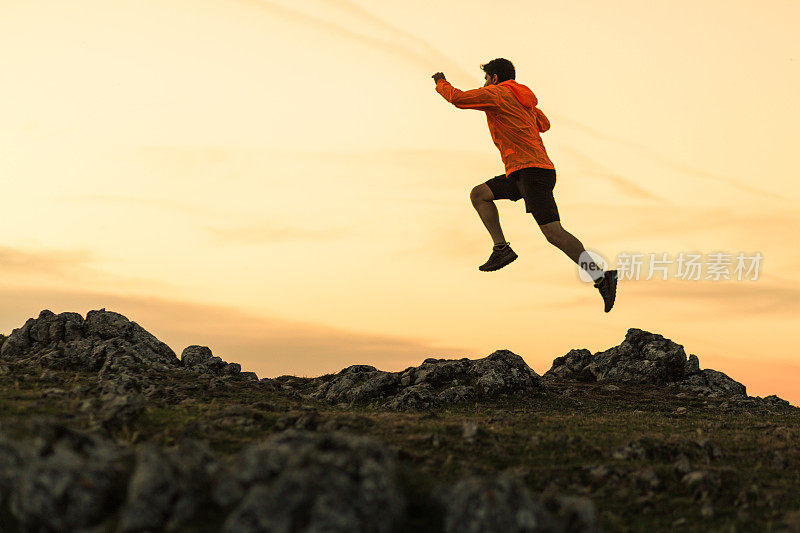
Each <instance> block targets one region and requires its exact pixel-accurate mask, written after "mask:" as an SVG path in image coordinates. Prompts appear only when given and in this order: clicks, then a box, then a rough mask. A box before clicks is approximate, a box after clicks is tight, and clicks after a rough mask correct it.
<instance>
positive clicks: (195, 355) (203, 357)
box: [181, 344, 258, 381]
mask: <svg viewBox="0 0 800 533" xmlns="http://www.w3.org/2000/svg"><path fill="white" fill-rule="evenodd" d="M181 363H183V366H184V367H185V368H187V369H189V370H194V371H195V372H200V373H203V374H214V375H221V376H235V375H237V374H240V373H241V372H242V367H241V365H239V363H226V362H225V361H223V360H222V358H221V357H216V356H214V355H213V354H212V353H211V348H209V347H208V346H198V345H196V344H193V345H191V346H187V347H186V348H184V349H183V352H181ZM247 374H248V378H249V377H250V376H249V374H253V373H252V372H247ZM253 376H255V374H253ZM257 380H258V378H257V377H256V381H257Z"/></svg>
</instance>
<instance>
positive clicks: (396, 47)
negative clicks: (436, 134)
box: [239, 0, 470, 77]
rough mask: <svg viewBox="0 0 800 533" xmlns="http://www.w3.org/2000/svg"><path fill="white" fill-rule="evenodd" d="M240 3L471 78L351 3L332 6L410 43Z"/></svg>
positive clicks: (251, 0) (264, 4)
mask: <svg viewBox="0 0 800 533" xmlns="http://www.w3.org/2000/svg"><path fill="white" fill-rule="evenodd" d="M239 2H240V3H243V4H247V5H250V6H254V7H257V8H261V9H264V10H268V11H270V12H271V13H272V14H275V15H278V16H281V17H284V18H285V19H287V20H291V21H293V22H297V23H301V24H306V25H310V26H311V27H314V28H316V29H320V30H324V31H328V32H332V33H335V34H337V35H339V36H340V37H344V38H346V39H351V40H356V41H359V42H361V43H364V44H368V45H370V46H373V47H375V48H378V49H380V50H382V51H384V52H386V53H389V54H392V55H394V56H396V57H399V58H402V59H404V60H408V61H412V62H415V63H417V64H419V65H424V66H425V67H426V68H428V69H430V70H433V69H437V68H438V69H442V68H444V67H446V68H447V69H449V70H451V71H455V72H457V73H458V74H459V75H460V76H464V77H470V75H469V74H468V73H466V72H465V71H464V70H463V69H462V68H461V67H459V66H458V65H457V64H456V63H455V62H453V61H452V60H450V59H448V58H447V57H446V56H444V55H443V54H441V53H440V52H438V51H437V50H436V49H435V48H434V47H432V46H431V45H429V44H427V43H425V42H424V41H422V40H421V39H417V38H413V37H412V36H411V34H409V33H407V32H405V31H403V30H400V29H399V28H397V27H395V26H394V25H392V24H390V23H388V22H386V21H383V20H382V19H380V18H379V17H376V16H374V15H372V14H371V13H369V12H368V11H366V10H363V9H361V8H359V7H358V6H356V5H354V4H352V3H349V2H335V3H332V4H331V5H332V6H333V7H335V8H339V9H340V10H342V11H344V12H345V13H346V14H349V15H356V16H357V17H358V18H360V19H362V20H364V21H367V22H369V23H371V24H373V25H377V29H378V32H377V33H378V34H382V35H385V34H386V33H387V32H386V30H387V29H389V30H390V31H389V33H392V34H394V35H395V37H397V36H402V37H403V38H404V39H405V40H406V42H397V41H395V40H389V39H384V38H379V37H375V36H373V35H369V34H367V33H364V32H361V31H358V30H356V29H354V28H352V27H350V26H347V25H345V24H340V23H338V22H334V21H332V20H328V19H325V18H322V17H318V16H315V15H311V14H309V13H306V12H304V11H301V10H299V9H294V8H291V7H287V6H285V5H282V4H280V3H277V2H270V1H268V0H239ZM409 41H410V42H409ZM431 73H433V72H431Z"/></svg>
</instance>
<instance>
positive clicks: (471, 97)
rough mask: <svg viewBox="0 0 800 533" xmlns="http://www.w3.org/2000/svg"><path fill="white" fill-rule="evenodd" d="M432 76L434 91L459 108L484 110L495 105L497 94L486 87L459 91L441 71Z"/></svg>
mask: <svg viewBox="0 0 800 533" xmlns="http://www.w3.org/2000/svg"><path fill="white" fill-rule="evenodd" d="M432 77H433V79H434V80H435V81H436V92H438V93H439V94H441V95H442V97H443V98H444V99H445V100H447V101H448V102H450V103H451V104H453V105H454V106H456V107H457V108H459V109H481V110H486V109H492V108H494V107H497V94H496V93H495V92H494V91H493V90H491V89H489V88H488V87H481V88H479V89H470V90H468V91H460V90H458V89H456V88H455V87H453V86H452V85H450V82H448V81H447V80H446V79H445V77H444V74H442V73H441V72H437V73H436V74H434V75H433V76H432Z"/></svg>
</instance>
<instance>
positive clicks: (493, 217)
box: [469, 183, 506, 245]
mask: <svg viewBox="0 0 800 533" xmlns="http://www.w3.org/2000/svg"><path fill="white" fill-rule="evenodd" d="M469 198H470V200H472V206H473V207H474V208H475V210H476V211H477V212H478V216H480V217H481V220H482V221H483V225H484V226H486V229H487V230H488V231H489V235H491V237H492V240H493V241H494V244H496V245H497V244H503V243H505V242H506V238H505V237H504V236H503V229H502V228H501V227H500V214H499V213H498V212H497V206H496V205H494V194H493V193H492V190H491V189H490V188H489V186H488V185H486V184H485V183H481V184H480V185H476V186H475V187H473V189H472V192H470V195H469Z"/></svg>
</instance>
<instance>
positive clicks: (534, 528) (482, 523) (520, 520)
mask: <svg viewBox="0 0 800 533" xmlns="http://www.w3.org/2000/svg"><path fill="white" fill-rule="evenodd" d="M442 502H443V506H444V530H445V531H446V532H447V533H484V532H490V531H503V532H508V533H516V532H525V533H528V532H554V533H555V532H561V531H563V529H562V528H561V527H560V526H561V525H560V524H559V522H558V521H557V520H556V518H555V517H554V516H553V515H552V514H551V513H550V512H548V511H547V509H546V508H545V506H544V504H543V503H542V502H541V501H540V500H539V499H537V498H534V496H533V495H532V494H531V493H530V491H529V490H528V489H527V487H526V486H525V485H524V484H523V483H522V482H521V481H520V480H519V479H517V478H515V477H512V476H509V475H500V476H497V477H495V478H478V477H471V478H467V479H464V480H462V481H460V482H458V483H457V484H456V485H455V486H453V487H452V488H451V489H450V490H447V491H445V494H444V495H443V498H442ZM595 520H596V518H595Z"/></svg>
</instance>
